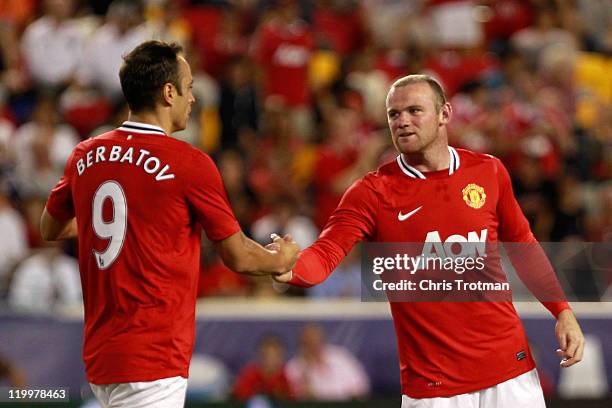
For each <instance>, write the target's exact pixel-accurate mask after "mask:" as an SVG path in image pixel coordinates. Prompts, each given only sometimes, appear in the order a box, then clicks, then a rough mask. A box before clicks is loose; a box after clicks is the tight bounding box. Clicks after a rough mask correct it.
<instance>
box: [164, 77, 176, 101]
mask: <svg viewBox="0 0 612 408" xmlns="http://www.w3.org/2000/svg"><path fill="white" fill-rule="evenodd" d="M175 93H176V89H175V88H174V85H172V84H171V83H170V82H166V83H165V84H164V88H163V91H162V95H163V97H164V102H165V103H166V104H167V105H168V106H172V104H173V103H174V97H175Z"/></svg>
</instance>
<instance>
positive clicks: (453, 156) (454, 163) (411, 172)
mask: <svg viewBox="0 0 612 408" xmlns="http://www.w3.org/2000/svg"><path fill="white" fill-rule="evenodd" d="M448 154H449V157H450V166H448V175H449V176H450V175H451V174H453V173H454V172H456V171H457V170H458V169H459V153H457V150H455V148H454V147H450V146H448ZM397 164H398V165H399V167H400V169H402V172H404V174H405V175H407V176H410V177H412V178H419V179H426V178H427V177H425V175H424V174H423V173H422V172H421V171H419V170H418V169H417V168H415V167H412V166H411V165H409V164H408V163H406V160H404V157H403V156H402V155H401V154H400V155H399V156H397Z"/></svg>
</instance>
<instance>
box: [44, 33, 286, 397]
mask: <svg viewBox="0 0 612 408" xmlns="http://www.w3.org/2000/svg"><path fill="white" fill-rule="evenodd" d="M119 76H120V80H121V87H122V89H123V93H124V95H125V98H126V100H127V103H128V105H129V107H130V118H129V120H128V121H126V122H124V123H123V124H122V125H121V126H120V127H119V128H117V129H115V130H113V131H110V132H108V133H104V134H102V135H99V136H97V137H94V138H91V139H88V140H85V141H83V142H81V143H80V144H79V145H78V146H77V147H76V148H75V149H74V151H73V152H72V155H71V157H70V158H69V159H68V162H67V164H66V168H65V171H64V175H63V177H62V178H61V179H60V181H59V182H58V184H57V185H56V186H55V188H54V189H53V190H52V192H51V194H50V196H49V200H48V202H47V205H46V208H45V211H44V213H43V215H42V219H41V233H42V236H43V238H44V239H46V240H59V239H66V238H71V237H77V236H78V239H79V266H80V271H81V282H82V287H83V300H84V308H85V336H84V344H83V359H84V361H85V368H86V373H87V379H88V381H89V382H90V383H91V384H92V389H93V390H94V393H95V394H96V397H98V399H99V400H100V402H102V404H103V406H105V407H106V406H112V407H160V408H161V407H163V408H166V407H182V406H183V404H184V399H185V391H186V386H187V376H188V373H189V362H190V359H191V354H192V350H193V344H194V336H195V301H196V292H197V288H198V275H199V259H200V240H201V232H202V228H203V229H204V231H205V232H206V235H207V236H208V238H209V239H210V240H211V241H213V242H214V244H215V246H216V249H217V250H218V251H219V253H220V255H221V257H222V258H223V261H224V262H225V263H226V265H228V266H229V267H230V268H231V269H233V270H235V271H237V272H241V273H247V274H254V275H261V274H269V273H270V274H271V273H283V272H287V271H288V270H289V269H290V268H291V266H293V264H294V263H295V259H296V258H297V253H298V247H297V244H295V243H294V242H285V243H281V242H280V240H277V241H278V243H279V244H283V245H282V246H278V247H277V250H268V249H265V248H263V247H262V246H260V245H259V244H257V243H255V242H253V241H251V240H250V239H248V238H247V237H246V236H245V235H244V234H243V233H242V231H241V229H240V227H239V225H238V222H237V221H236V219H235V217H234V214H233V213H232V210H231V208H230V206H229V203H228V200H227V197H226V193H225V189H224V187H223V184H222V181H221V176H220V174H219V171H218V170H217V167H216V166H215V164H214V163H213V161H212V160H211V158H210V157H209V156H207V155H206V154H204V153H202V152H201V151H200V150H198V149H195V148H193V147H191V146H190V145H189V144H187V143H184V142H182V141H179V140H177V139H174V138H172V137H171V136H170V135H171V134H172V133H173V132H176V131H179V130H182V129H184V128H185V126H186V124H187V119H188V116H189V113H190V111H191V106H192V104H193V103H194V101H195V99H194V97H193V94H192V91H191V87H192V82H193V79H192V75H191V69H190V67H189V64H188V63H187V61H186V60H185V58H184V57H183V55H182V49H181V47H180V46H178V45H175V44H166V43H163V42H159V41H148V42H145V43H143V44H141V45H139V46H138V47H136V48H135V49H134V50H133V51H132V52H131V53H130V54H128V55H127V56H126V57H125V58H124V64H123V66H122V67H121V71H120V74H119ZM285 244H286V245H285Z"/></svg>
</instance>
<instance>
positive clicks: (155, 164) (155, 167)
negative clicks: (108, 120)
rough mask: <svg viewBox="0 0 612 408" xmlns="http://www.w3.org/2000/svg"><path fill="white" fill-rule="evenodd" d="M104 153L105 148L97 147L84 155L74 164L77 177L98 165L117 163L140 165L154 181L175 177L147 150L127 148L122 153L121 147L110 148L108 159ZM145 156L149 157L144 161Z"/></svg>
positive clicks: (166, 165)
mask: <svg viewBox="0 0 612 408" xmlns="http://www.w3.org/2000/svg"><path fill="white" fill-rule="evenodd" d="M135 150H136V154H137V155H138V159H137V160H136V163H134V153H135ZM104 153H106V147H104V146H98V147H96V149H95V150H94V149H92V150H89V151H88V152H87V153H85V155H84V156H85V157H84V158H81V159H79V160H78V161H77V162H76V168H77V173H78V175H79V176H82V175H83V173H84V172H85V170H87V169H88V168H90V167H92V166H95V165H96V164H98V163H104V162H119V163H121V164H131V165H135V166H136V167H140V165H141V164H142V169H143V170H144V171H145V172H146V173H147V174H152V175H155V181H164V180H172V179H173V178H174V177H175V176H174V174H173V173H171V169H170V165H169V164H164V163H162V161H161V160H160V159H159V158H157V157H155V156H151V152H150V151H148V150H145V149H138V148H134V147H128V148H127V149H125V152H124V150H123V148H122V146H112V147H111V148H110V151H109V154H108V157H107V156H106V155H105V154H104ZM147 156H149V157H148V158H147V159H146V160H144V159H145V157H147ZM94 157H95V158H94ZM160 168H161V170H160Z"/></svg>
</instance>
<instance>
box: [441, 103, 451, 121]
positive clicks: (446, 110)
mask: <svg viewBox="0 0 612 408" xmlns="http://www.w3.org/2000/svg"><path fill="white" fill-rule="evenodd" d="M452 115H453V108H452V107H451V104H450V103H448V102H446V103H445V104H444V105H442V108H440V123H439V126H445V125H447V124H448V122H450V120H451V116H452Z"/></svg>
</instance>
